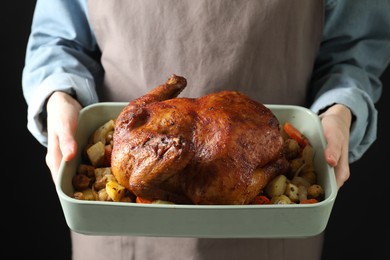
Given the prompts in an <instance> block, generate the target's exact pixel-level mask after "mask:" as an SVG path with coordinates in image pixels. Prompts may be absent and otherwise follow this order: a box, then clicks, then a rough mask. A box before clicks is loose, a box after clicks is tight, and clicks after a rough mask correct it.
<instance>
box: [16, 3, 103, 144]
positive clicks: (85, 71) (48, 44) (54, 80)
mask: <svg viewBox="0 0 390 260" xmlns="http://www.w3.org/2000/svg"><path fill="white" fill-rule="evenodd" d="M86 8H87V7H86V1H58V0H38V1H37V3H36V8H35V13H34V16H33V22H32V27H31V33H30V37H29V39H28V43H27V50H26V57H25V67H24V69H23V74H22V86H23V93H24V97H25V100H26V102H27V104H28V110H27V128H28V130H29V131H30V132H31V133H32V135H33V136H34V137H35V138H36V139H37V140H38V141H39V142H40V143H41V144H43V145H45V146H47V132H46V122H45V121H46V118H45V107H44V106H45V104H46V100H47V98H48V97H49V96H50V95H51V94H52V93H53V92H54V91H63V92H66V93H68V94H72V95H75V96H76V97H77V100H78V101H79V102H80V103H81V105H83V106H86V105H89V104H91V103H95V102H97V101H98V97H97V94H96V89H95V83H96V80H99V77H101V76H99V75H101V74H102V67H101V65H100V63H99V55H100V52H99V49H98V47H97V44H96V41H95V38H94V36H93V32H92V31H91V30H90V28H89V25H88V17H87V12H86Z"/></svg>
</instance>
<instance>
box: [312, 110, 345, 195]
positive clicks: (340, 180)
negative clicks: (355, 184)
mask: <svg viewBox="0 0 390 260" xmlns="http://www.w3.org/2000/svg"><path fill="white" fill-rule="evenodd" d="M320 119H321V123H322V128H323V130H324V136H325V139H326V142H327V145H326V147H325V159H326V161H327V162H328V164H329V165H330V166H332V167H334V170H335V174H336V182H337V186H338V188H340V187H341V186H343V184H344V183H345V182H346V181H347V180H348V178H349V176H350V170H349V161H348V144H349V131H350V127H351V123H352V113H351V111H350V110H349V108H348V107H346V106H344V105H340V104H336V105H333V106H331V107H329V108H328V109H327V110H326V111H325V112H323V113H322V114H321V115H320Z"/></svg>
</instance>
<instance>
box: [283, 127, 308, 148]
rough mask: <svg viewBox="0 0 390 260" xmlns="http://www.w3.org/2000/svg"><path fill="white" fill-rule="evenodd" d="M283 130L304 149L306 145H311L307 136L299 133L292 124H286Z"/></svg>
mask: <svg viewBox="0 0 390 260" xmlns="http://www.w3.org/2000/svg"><path fill="white" fill-rule="evenodd" d="M283 130H284V131H285V132H286V134H287V135H288V136H289V137H290V138H292V139H294V140H295V141H297V142H298V144H299V145H300V146H301V147H302V148H304V147H305V146H306V145H308V144H309V140H308V139H307V137H306V136H304V135H303V134H302V133H301V131H299V130H298V129H297V128H295V126H293V125H292V124H291V123H290V122H285V123H284V125H283Z"/></svg>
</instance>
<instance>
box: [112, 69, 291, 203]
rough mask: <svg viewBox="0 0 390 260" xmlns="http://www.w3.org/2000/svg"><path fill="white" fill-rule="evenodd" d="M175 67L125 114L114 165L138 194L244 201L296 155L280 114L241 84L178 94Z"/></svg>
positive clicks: (119, 127)
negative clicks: (289, 152)
mask: <svg viewBox="0 0 390 260" xmlns="http://www.w3.org/2000/svg"><path fill="white" fill-rule="evenodd" d="M186 86H187V81H186V79H185V78H184V77H181V76H177V75H173V76H172V77H171V78H169V79H168V80H167V81H166V82H165V83H164V84H162V85H159V86H157V87H156V88H154V89H153V90H151V91H150V92H148V93H146V94H145V95H144V96H141V97H139V98H137V99H135V100H133V101H130V102H129V103H128V105H127V106H126V107H125V108H124V109H123V110H122V112H121V113H120V114H119V115H118V117H117V119H116V123H115V132H114V137H113V150H112V155H111V156H112V157H111V168H112V172H113V174H114V176H115V177H116V178H117V180H118V182H119V183H120V184H122V185H123V186H125V187H126V188H127V189H129V190H130V191H132V192H133V193H134V194H135V195H137V196H140V197H143V198H147V199H160V200H167V201H171V202H174V203H178V204H203V205H205V204H209V205H217V204H221V205H226V204H233V205H243V204H249V203H251V201H252V200H253V199H254V197H255V196H256V195H257V194H259V193H260V191H261V190H262V189H263V188H264V187H265V186H266V184H267V183H268V182H269V181H270V180H271V179H272V178H274V177H275V176H276V175H279V174H281V173H283V172H284V171H285V170H286V169H287V167H288V162H287V160H286V159H285V158H284V156H283V138H282V136H281V134H280V129H279V121H278V120H277V118H276V117H275V115H274V114H273V113H272V111H271V110H270V109H268V108H267V107H265V106H264V105H263V104H260V103H259V102H256V101H254V100H252V99H250V98H249V97H247V96H246V95H244V94H242V93H240V92H236V91H222V92H218V93H212V94H208V95H205V96H202V97H199V98H184V97H183V98H181V97H177V96H178V95H179V94H180V92H181V91H182V90H183V89H184V88H185V87H186Z"/></svg>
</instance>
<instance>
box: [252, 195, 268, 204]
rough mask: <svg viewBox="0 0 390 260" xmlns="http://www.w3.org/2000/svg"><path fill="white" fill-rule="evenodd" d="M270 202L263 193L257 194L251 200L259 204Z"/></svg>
mask: <svg viewBox="0 0 390 260" xmlns="http://www.w3.org/2000/svg"><path fill="white" fill-rule="evenodd" d="M270 203H271V201H270V199H269V198H268V197H267V196H265V195H258V196H256V197H255V199H254V201H253V204H260V205H262V204H270Z"/></svg>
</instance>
